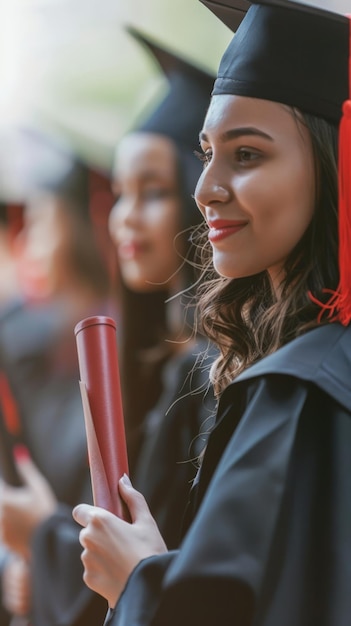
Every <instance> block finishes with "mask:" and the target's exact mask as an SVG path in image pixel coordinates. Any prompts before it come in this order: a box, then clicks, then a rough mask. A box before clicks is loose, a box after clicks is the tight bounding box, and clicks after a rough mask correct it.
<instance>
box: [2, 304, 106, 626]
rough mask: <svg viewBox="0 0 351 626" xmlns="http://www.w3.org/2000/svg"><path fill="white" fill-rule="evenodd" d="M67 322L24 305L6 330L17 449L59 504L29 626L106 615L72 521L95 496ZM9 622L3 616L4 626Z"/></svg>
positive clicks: (40, 551) (72, 625) (62, 625)
mask: <svg viewBox="0 0 351 626" xmlns="http://www.w3.org/2000/svg"><path fill="white" fill-rule="evenodd" d="M101 306H103V305H102V303H101ZM65 314H66V313H65V306H64V303H63V307H62V308H60V306H59V305H58V303H57V302H56V303H53V304H50V303H49V304H46V305H44V304H41V305H33V306H28V305H23V304H22V303H18V305H17V306H16V307H14V308H13V310H12V311H11V313H10V315H7V316H6V317H4V319H2V320H1V323H0V356H1V368H2V371H4V372H5V374H6V377H7V379H8V381H9V382H10V385H11V388H12V392H13V395H14V398H15V400H16V403H17V407H18V409H19V413H20V416H21V426H22V432H21V433H20V435H19V436H18V441H19V442H23V443H24V444H25V445H26V446H27V447H28V449H29V452H30V454H31V457H32V459H33V461H34V463H35V464H36V465H37V467H38V468H39V470H40V471H41V472H42V474H43V475H44V476H45V477H46V479H47V480H48V482H49V483H50V485H51V487H52V489H53V491H54V493H55V495H56V498H57V500H58V502H59V506H58V509H57V512H56V513H55V514H54V515H53V516H51V517H50V518H49V519H47V520H46V521H44V522H43V523H42V524H41V525H40V526H39V527H38V528H37V530H36V531H35V534H34V538H33V544H32V551H33V555H34V558H33V560H32V563H31V581H32V587H33V590H32V591H33V593H32V606H33V610H32V613H31V615H30V624H31V626H83V624H84V625H85V626H89V625H90V624H91V625H95V624H100V623H101V622H102V621H103V619H104V616H105V614H106V603H105V601H104V600H103V599H102V598H101V597H100V596H98V595H97V594H94V593H93V592H91V591H90V590H89V589H88V588H87V587H86V585H85V584H84V582H83V579H82V576H83V567H82V563H81V560H80V555H81V546H80V543H79V539H78V535H79V531H80V527H79V526H78V525H77V524H76V523H75V522H74V521H73V519H72V513H71V512H72V507H73V506H74V505H76V504H77V503H79V502H92V495H91V484H90V471H89V467H88V456H87V445H86V435H85V426H84V417H83V411H82V402H81V397H80V392H79V385H78V380H79V373H78V363H77V361H76V348H75V340H74V333H73V328H72V329H70V328H69V330H68V332H67V330H66V323H67V320H66V319H65ZM9 619H10V616H8V615H7V613H6V612H5V611H4V610H3V609H2V612H1V611H0V624H1V626H5V625H6V624H8V621H9Z"/></svg>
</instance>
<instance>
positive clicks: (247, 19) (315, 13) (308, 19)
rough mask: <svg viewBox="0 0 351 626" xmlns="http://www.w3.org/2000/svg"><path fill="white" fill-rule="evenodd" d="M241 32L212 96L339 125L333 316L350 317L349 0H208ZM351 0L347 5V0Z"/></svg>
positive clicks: (206, 0) (222, 65) (226, 56)
mask: <svg viewBox="0 0 351 626" xmlns="http://www.w3.org/2000/svg"><path fill="white" fill-rule="evenodd" d="M201 2H203V4H205V5H206V6H207V7H208V8H209V9H211V11H213V13H215V15H217V17H219V18H220V20H221V21H222V22H224V24H226V25H227V26H228V27H229V28H230V29H231V30H233V31H236V29H237V31H236V33H235V35H234V37H233V38H232V40H231V42H230V44H229V46H228V48H227V50H226V51H225V53H224V55H223V57H222V60H221V62H220V66H219V70H218V75H217V79H216V81H215V84H214V89H213V95H220V94H233V95H240V96H247V97H253V98H261V99H264V100H272V101H274V102H280V103H283V104H287V105H289V106H292V107H296V108H298V109H300V110H301V111H304V112H306V113H310V114H313V115H316V116H318V117H322V118H324V119H326V120H327V121H329V122H331V123H334V124H338V123H339V122H340V120H341V123H340V129H339V163H338V170H339V270H340V282H339V286H338V289H337V291H336V293H335V294H334V295H333V297H332V299H331V300H330V302H329V303H328V305H326V306H327V308H329V310H330V315H331V317H332V318H334V317H335V316H337V317H338V319H340V321H341V322H342V323H343V324H348V323H349V322H350V321H351V20H350V19H349V18H348V17H347V15H346V13H347V11H350V9H351V7H350V0H333V1H332V0H305V1H304V2H301V1H300V0H297V1H295V2H290V1H289V0H254V1H253V2H248V1H247V0H201ZM346 5H347V6H346Z"/></svg>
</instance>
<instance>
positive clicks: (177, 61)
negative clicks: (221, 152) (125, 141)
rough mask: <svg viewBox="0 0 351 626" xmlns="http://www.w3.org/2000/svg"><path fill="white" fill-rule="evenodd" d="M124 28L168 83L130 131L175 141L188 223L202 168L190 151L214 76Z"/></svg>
mask: <svg viewBox="0 0 351 626" xmlns="http://www.w3.org/2000/svg"><path fill="white" fill-rule="evenodd" d="M127 31H128V32H129V33H130V34H131V35H132V37H133V38H134V39H135V40H136V41H138V42H139V43H140V44H141V45H142V46H144V47H145V48H146V50H147V52H148V53H149V54H150V55H151V57H152V58H153V60H154V61H155V62H156V63H157V65H158V67H159V68H160V70H161V72H162V74H163V75H164V76H165V78H166V79H167V83H168V90H167V93H166V95H165V96H164V98H163V99H162V100H161V101H160V102H158V103H157V105H156V106H155V107H154V108H153V110H152V111H151V113H150V112H148V114H147V116H146V119H143V120H142V122H141V123H140V124H139V125H138V126H137V127H136V128H135V129H134V130H135V131H137V132H140V131H141V132H148V133H155V134H160V135H164V136H166V137H168V138H169V139H171V140H172V141H173V142H174V143H175V145H176V147H177V149H178V155H179V163H180V174H181V179H182V180H181V182H182V184H183V186H184V201H185V202H184V205H185V212H184V217H185V218H186V220H185V222H186V223H185V224H184V225H185V226H188V225H189V226H190V225H193V224H194V223H198V222H199V221H200V220H201V215H200V212H199V211H198V210H197V208H196V205H195V202H194V201H193V199H192V197H191V195H192V194H193V193H194V189H195V186H196V183H197V181H198V179H199V176H200V174H201V170H202V166H201V163H200V162H199V159H197V158H196V157H195V156H194V150H196V149H198V146H199V132H200V130H201V127H202V124H203V121H204V118H205V115H206V112H207V109H208V106H209V103H210V96H211V91H212V88H213V83H214V79H215V76H214V75H212V74H210V73H209V72H207V71H206V70H205V69H202V68H201V67H199V66H196V65H194V64H193V63H191V62H190V61H188V60H186V59H184V58H182V57H181V56H179V55H178V54H175V53H174V52H172V51H170V50H168V49H167V48H165V47H164V46H162V45H160V44H159V43H156V41H155V40H154V39H152V38H151V37H148V36H146V35H145V34H143V33H141V32H140V31H139V30H137V29H135V28H134V27H131V26H128V27H127Z"/></svg>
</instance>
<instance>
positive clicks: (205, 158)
mask: <svg viewBox="0 0 351 626" xmlns="http://www.w3.org/2000/svg"><path fill="white" fill-rule="evenodd" d="M194 154H195V156H196V157H197V158H198V159H199V160H200V161H201V162H202V163H203V166H204V168H205V167H207V165H208V164H209V163H210V162H211V159H212V150H206V152H198V151H197V150H195V151H194Z"/></svg>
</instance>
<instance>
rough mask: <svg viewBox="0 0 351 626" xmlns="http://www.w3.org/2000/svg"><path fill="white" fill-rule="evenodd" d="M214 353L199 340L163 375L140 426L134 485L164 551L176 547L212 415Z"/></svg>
mask: <svg viewBox="0 0 351 626" xmlns="http://www.w3.org/2000/svg"><path fill="white" fill-rule="evenodd" d="M215 354H216V352H215V350H214V348H211V349H209V350H207V342H206V341H205V340H203V339H201V338H198V339H197V341H196V342H191V343H190V344H189V345H188V347H187V348H186V350H183V351H182V352H181V353H180V354H178V355H176V356H173V357H172V358H171V359H170V360H169V362H168V363H167V364H166V365H165V366H164V369H163V372H162V388H163V391H162V394H161V397H160V399H159V401H158V403H157V404H156V406H155V407H154V408H153V409H152V410H151V411H150V412H149V413H148V414H147V415H146V418H145V420H144V422H143V434H142V446H141V450H140V453H139V457H138V461H137V464H136V468H135V471H134V477H133V485H134V487H135V488H136V489H138V490H139V491H141V493H142V494H143V495H144V496H145V499H146V501H147V503H148V505H149V507H150V510H151V513H152V515H153V517H154V518H155V519H156V522H157V524H158V527H159V529H160V531H161V534H162V536H163V538H164V540H165V543H166V545H167V547H168V548H169V549H173V548H177V547H178V545H179V541H180V538H181V528H182V524H183V517H184V511H185V508H186V505H187V503H188V499H189V492H190V488H191V485H192V483H193V481H194V478H195V476H196V471H197V461H198V457H199V454H200V453H201V451H202V449H203V447H204V442H205V441H206V439H207V434H208V432H209V431H210V429H211V426H212V424H213V419H214V413H215V399H214V396H213V391H212V388H211V386H210V385H209V368H210V366H211V363H212V362H213V359H214V357H215Z"/></svg>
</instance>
